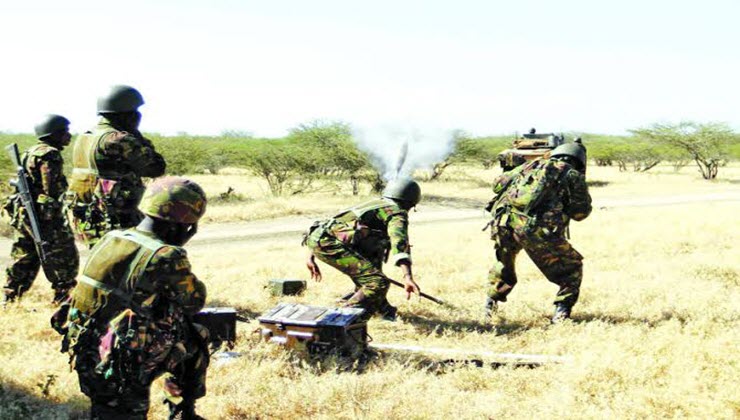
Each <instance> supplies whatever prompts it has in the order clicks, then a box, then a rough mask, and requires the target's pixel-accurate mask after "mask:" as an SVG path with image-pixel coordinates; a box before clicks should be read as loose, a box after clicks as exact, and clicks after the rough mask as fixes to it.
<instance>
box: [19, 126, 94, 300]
mask: <svg viewBox="0 0 740 420" xmlns="http://www.w3.org/2000/svg"><path fill="white" fill-rule="evenodd" d="M35 131H36V136H37V137H38V139H39V142H38V143H36V144H35V145H33V146H31V147H30V148H29V149H28V150H27V151H26V152H25V153H24V154H23V156H22V157H21V165H22V166H23V167H24V168H25V170H26V173H27V174H28V178H29V179H28V181H29V187H30V192H31V198H32V200H33V202H34V203H35V209H34V210H35V213H36V215H37V217H38V219H39V222H40V228H41V229H40V230H41V232H40V233H41V237H42V238H43V239H44V241H46V242H48V243H49V244H50V248H49V252H48V254H47V258H46V261H45V263H44V265H43V269H44V273H45V274H46V278H47V279H48V280H49V281H50V282H51V287H52V288H53V289H54V303H59V302H61V301H63V300H64V299H65V298H66V297H67V293H68V292H69V290H70V289H72V287H74V285H75V277H76V276H77V270H78V268H79V264H80V259H79V255H78V253H77V248H76V247H75V241H74V236H73V235H72V232H71V231H70V229H69V225H68V224H67V221H66V219H65V217H64V213H63V212H62V205H61V199H62V195H63V194H64V192H65V190H66V189H67V178H66V177H65V176H64V172H63V166H64V161H63V160H62V154H61V150H62V149H64V147H65V146H67V145H68V144H69V142H70V140H71V138H72V136H71V135H70V134H69V121H68V120H67V119H66V118H64V117H62V116H61V115H47V116H46V117H44V119H43V120H42V121H41V122H40V123H39V124H38V125H36V127H35ZM5 210H6V211H7V212H8V214H9V215H10V216H11V222H10V224H11V226H13V228H14V229H15V242H13V246H12V249H11V252H10V256H11V258H12V259H13V262H12V264H11V265H10V266H8V268H7V269H6V275H7V278H6V283H5V287H4V292H5V298H4V299H5V302H11V301H13V300H15V299H16V298H20V297H21V296H22V295H23V293H25V292H26V291H27V290H28V289H29V288H30V287H31V284H32V283H33V281H34V279H35V278H36V275H37V274H38V272H39V267H40V266H41V265H42V262H41V258H40V255H39V250H37V248H36V243H35V242H34V240H33V236H32V233H31V226H30V221H29V220H28V212H27V211H26V209H25V208H24V207H23V206H22V205H21V203H20V198H19V197H18V196H17V195H13V196H11V197H10V198H9V199H8V200H7V203H6V206H5Z"/></svg>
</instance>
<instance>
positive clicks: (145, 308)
mask: <svg viewBox="0 0 740 420" xmlns="http://www.w3.org/2000/svg"><path fill="white" fill-rule="evenodd" d="M205 299H206V286H205V284H204V283H203V282H201V281H200V280H198V278H197V277H196V276H195V275H194V274H193V273H192V271H191V267H190V262H189V261H188V257H187V253H186V252H185V250H184V249H183V248H181V247H177V246H173V245H167V244H165V243H163V242H161V241H160V240H159V239H157V238H156V237H154V235H153V234H151V233H147V232H141V231H138V230H136V229H129V230H126V231H117V230H116V231H111V232H110V233H108V234H106V235H105V236H104V237H103V239H102V240H101V241H100V242H99V243H98V244H97V245H96V246H95V247H94V248H93V249H92V250H91V253H90V257H89V258H88V261H87V264H86V265H85V268H84V270H83V271H82V274H81V275H80V276H79V282H78V284H77V286H76V287H75V289H74V291H73V292H72V297H71V301H70V309H69V315H68V318H67V325H68V326H69V331H70V332H72V333H73V334H74V332H75V331H79V330H80V328H75V327H74V325H72V324H75V325H76V326H77V327H82V328H85V329H86V328H89V327H90V326H91V324H89V322H90V321H92V324H93V325H92V326H93V327H94V328H93V329H94V330H96V331H97V332H98V334H99V333H101V332H102V331H103V330H104V328H105V327H106V326H107V324H108V323H109V322H110V321H111V320H112V319H114V317H117V316H120V314H121V313H122V312H125V311H127V310H128V311H132V312H133V313H135V314H136V315H137V316H139V317H140V318H141V319H142V320H143V324H146V327H145V328H142V327H141V326H140V327H139V328H138V331H139V334H143V337H141V343H140V345H141V346H145V345H147V344H149V343H148V340H149V341H150V340H151V337H152V335H153V334H154V335H156V334H155V333H156V331H157V330H165V331H169V332H171V333H172V334H171V335H170V336H172V337H173V339H176V336H177V330H178V329H183V328H185V327H184V326H183V325H184V322H186V321H187V318H188V317H189V316H191V315H194V314H195V313H197V312H198V311H200V310H201V309H202V308H203V306H204V304H205ZM142 331H143V332H142ZM70 338H71V339H70V342H71V344H74V343H75V342H76V337H70Z"/></svg>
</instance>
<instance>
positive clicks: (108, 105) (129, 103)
mask: <svg viewBox="0 0 740 420" xmlns="http://www.w3.org/2000/svg"><path fill="white" fill-rule="evenodd" d="M142 105H144V97H143V96H141V93H139V91H138V90H136V89H134V88H132V87H131V86H127V85H116V86H112V87H111V88H110V90H109V91H108V93H106V94H105V95H102V96H101V97H99V98H98V114H105V113H121V112H133V111H136V110H137V109H138V108H139V107H140V106H142Z"/></svg>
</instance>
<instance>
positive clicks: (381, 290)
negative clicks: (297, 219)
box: [304, 180, 421, 320]
mask: <svg viewBox="0 0 740 420" xmlns="http://www.w3.org/2000/svg"><path fill="white" fill-rule="evenodd" d="M420 199H421V189H420V188H419V184H417V183H416V182H414V181H411V180H398V181H395V182H392V183H391V184H389V185H388V187H387V188H386V189H385V191H384V192H383V197H382V198H379V199H375V200H371V201H368V202H366V203H362V204H360V205H358V206H355V207H352V208H350V209H347V210H344V211H342V212H340V213H339V214H337V215H336V216H334V217H333V218H331V219H328V220H325V221H322V222H316V223H314V225H313V226H312V227H311V229H310V230H309V231H308V232H307V233H306V237H305V242H304V243H305V244H306V245H307V246H308V248H309V250H310V255H309V257H308V261H307V263H306V265H307V266H308V269H309V271H310V272H311V277H312V278H313V279H314V280H316V281H321V271H320V270H319V267H318V265H317V264H316V261H315V258H318V259H320V260H321V261H323V262H325V263H327V264H329V265H330V266H332V267H334V268H336V269H337V270H339V271H341V272H342V273H344V274H346V275H348V276H349V277H350V278H352V281H353V282H354V283H355V292H354V293H352V294H350V295H348V296H346V298H347V300H346V303H345V304H346V305H347V306H352V307H359V308H364V309H365V310H366V313H365V315H366V316H367V317H370V316H372V315H373V314H374V313H376V312H379V313H380V314H381V315H382V316H383V318H384V319H387V320H395V318H396V308H395V307H393V306H391V305H390V303H388V300H387V298H386V295H387V294H388V288H389V286H390V283H389V282H388V278H387V277H386V275H385V274H383V262H384V261H387V260H388V258H390V260H391V261H392V262H393V264H394V265H396V266H398V267H400V268H401V270H402V271H403V278H404V283H405V289H406V292H407V298H410V297H411V294H412V293H417V294H418V293H419V286H418V285H417V284H416V282H415V281H414V277H413V274H412V272H411V254H410V252H411V245H410V244H409V238H408V211H409V209H411V208H413V207H414V206H416V204H417V203H418V202H419V200H420Z"/></svg>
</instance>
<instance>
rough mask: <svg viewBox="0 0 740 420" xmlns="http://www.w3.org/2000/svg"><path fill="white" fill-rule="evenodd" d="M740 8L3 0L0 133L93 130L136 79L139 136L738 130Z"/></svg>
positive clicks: (382, 0) (643, 1)
mask: <svg viewBox="0 0 740 420" xmlns="http://www.w3.org/2000/svg"><path fill="white" fill-rule="evenodd" d="M738 22H740V1H737V0H726V1H723V0H702V1H683V0H673V1H664V0H656V1H650V0H619V1H598V0H588V1H586V0H583V1H580V0H558V1H555V0H552V1H534V0H519V1H493V0H491V1H483V0H481V1H472V0H470V1H466V0H456V1H403V0H396V1H386V0H373V1H362V2H360V1H351V0H336V1H322V0H303V1H299V0H286V1H278V0H274V1H266V0H262V1H251V0H233V1H227V0H211V1H191V0H178V1H173V0H158V1H154V0H150V1H139V0H127V1H116V2H112V1H100V0H98V1H87V0H84V1H75V0H67V1H58V0H55V1H51V0H45V1H34V0H24V1H23V2H21V1H10V0H9V1H3V2H2V5H0V57H1V61H0V76H1V77H0V130H4V131H13V132H30V131H32V128H33V125H34V124H35V122H36V121H37V120H38V118H39V116H41V115H43V114H46V113H60V114H62V115H65V116H67V117H68V118H69V119H70V120H72V130H73V131H83V130H85V129H86V128H88V127H89V126H90V125H92V124H94V122H95V121H96V118H97V117H96V115H95V103H96V98H97V96H98V95H99V94H100V93H102V92H104V91H105V90H106V88H107V87H108V86H110V85H113V84H121V83H124V84H130V85H132V86H134V87H136V88H138V89H139V90H140V91H141V92H142V94H143V95H144V98H145V100H146V105H145V106H143V107H142V108H141V109H140V110H141V112H142V114H143V116H144V118H143V121H142V125H141V128H142V130H144V131H149V132H161V133H167V134H174V133H177V132H188V133H191V134H218V133H220V132H222V131H224V130H243V131H250V132H252V133H254V134H255V135H258V136H267V137H274V136H282V135H284V134H285V133H286V132H287V130H288V129H289V128H291V127H294V126H296V125H297V124H300V123H302V122H308V121H310V120H313V119H319V118H320V119H329V120H342V121H346V122H349V123H353V124H359V125H379V124H388V123H404V124H411V125H416V126H422V127H423V126H434V127H444V128H452V129H455V128H458V129H463V130H465V131H467V132H469V133H471V134H474V135H487V134H508V133H512V132H514V131H524V130H527V129H528V128H529V127H537V128H538V129H540V131H586V132H598V133H614V134H621V133H624V132H625V130H626V129H629V128H634V127H637V126H642V125H647V124H650V123H653V122H668V121H680V120H684V119H691V120H698V121H723V122H727V123H729V124H730V125H731V126H732V127H734V128H736V129H738V128H740V106H738V104H737V102H738V98H740V83H739V79H740V54H739V53H738V47H737V44H738V43H739V42H740V23H738Z"/></svg>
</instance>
